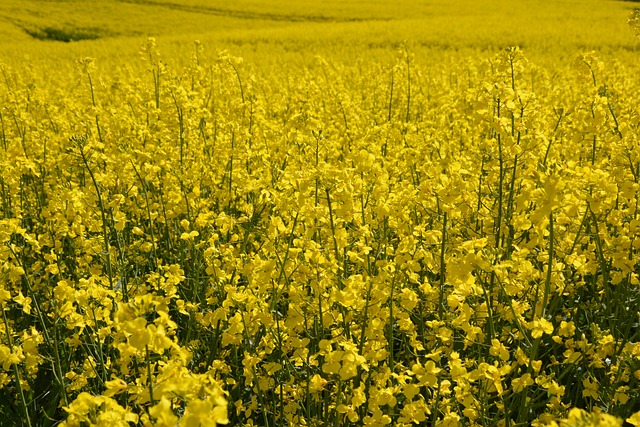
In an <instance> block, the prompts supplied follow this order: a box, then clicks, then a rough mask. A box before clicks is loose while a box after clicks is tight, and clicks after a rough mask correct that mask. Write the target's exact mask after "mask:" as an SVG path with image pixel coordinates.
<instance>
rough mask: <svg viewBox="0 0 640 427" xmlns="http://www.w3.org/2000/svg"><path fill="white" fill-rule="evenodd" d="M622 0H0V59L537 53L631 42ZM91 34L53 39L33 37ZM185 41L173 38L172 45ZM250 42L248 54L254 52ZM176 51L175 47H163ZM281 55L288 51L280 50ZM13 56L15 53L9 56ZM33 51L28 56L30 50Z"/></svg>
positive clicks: (621, 46)
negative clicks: (398, 51)
mask: <svg viewBox="0 0 640 427" xmlns="http://www.w3.org/2000/svg"><path fill="white" fill-rule="evenodd" d="M632 7H633V3H632V2H622V1H604V0H603V1H569V0H565V1H550V2H539V1H533V0H525V1H518V2H511V1H504V0H498V1H491V2H489V1H480V2H478V1H471V0H459V1H455V2H450V1H445V0H433V1H407V0H401V1H397V2H395V1H394V2H393V3H392V4H391V3H390V2H383V1H371V2H361V1H344V2H343V1H328V2H314V1H302V2H298V1H291V0H288V1H282V2H261V1H247V0H240V1H234V2H225V1H205V0H175V1H164V0H142V1H138V0H126V1H123V0H97V1H92V2H86V1H81V0H41V1H38V0H5V1H3V2H2V4H0V35H1V36H2V37H1V40H0V53H4V55H3V56H4V61H5V62H6V61H7V60H9V61H11V60H22V59H23V55H24V54H28V55H30V56H31V57H37V58H40V57H47V58H51V59H53V58H60V59H73V58H75V57H76V56H78V55H81V54H90V53H93V56H100V57H104V58H110V57H112V56H120V57H122V54H123V53H124V56H125V57H128V56H132V55H134V54H135V53H136V47H135V46H136V45H138V44H139V43H140V40H142V39H143V38H144V37H147V36H153V37H156V38H158V40H159V41H160V42H162V44H163V45H166V44H169V43H170V44H171V45H175V46H176V47H178V46H183V45H184V44H186V45H190V44H191V43H192V42H193V40H195V39H198V40H201V41H202V42H204V43H205V46H206V47H207V49H210V50H212V51H215V50H218V49H231V50H233V53H234V54H236V55H241V56H245V57H251V58H252V59H256V60H259V59H260V57H261V56H264V55H263V54H261V53H264V52H272V53H273V55H276V56H277V55H282V54H283V53H285V54H286V53H291V52H294V53H296V54H298V55H302V56H303V57H307V58H308V57H310V56H312V55H315V54H322V55H329V56H333V55H336V56H338V57H340V56H343V58H345V59H346V58H347V56H346V55H354V54H359V55H365V56H366V55H367V52H370V51H373V52H374V53H380V51H385V50H390V49H391V50H392V49H393V48H394V47H397V46H398V45H399V44H400V43H402V42H404V41H409V42H410V43H411V44H412V47H413V48H414V49H417V51H418V52H421V51H426V52H435V53H436V54H437V53H439V52H440V51H443V50H444V51H449V52H451V51H457V50H462V51H467V52H469V51H471V52H472V51H489V52H491V51H495V50H497V49H501V48H504V47H508V46H516V45H517V46H520V47H521V48H523V49H525V51H527V52H528V55H529V56H531V55H533V56H534V57H544V55H545V54H554V55H556V56H558V55H559V56H563V57H564V56H567V55H572V54H573V52H574V51H577V50H593V49H595V50H598V51H604V52H618V51H627V50H635V49H636V48H637V47H636V44H634V42H633V37H632V35H631V34H629V31H628V30H627V28H626V18H627V16H628V14H629V11H630V9H631V8H632ZM85 38H88V39H93V38H95V39H97V41H95V42H93V43H73V44H71V45H65V46H58V45H57V43H42V42H40V41H39V39H59V40H60V39H61V40H68V39H76V40H77V39H85ZM181 50H183V48H181V47H179V48H177V49H176V53H177V52H179V51H181ZM254 52H255V54H254ZM170 53H171V54H172V55H171V56H175V55H174V52H170ZM285 56H286V55H285ZM12 58H13V59H12ZM37 58H34V59H37Z"/></svg>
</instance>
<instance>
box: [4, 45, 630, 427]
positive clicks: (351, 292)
mask: <svg viewBox="0 0 640 427" xmlns="http://www.w3.org/2000/svg"><path fill="white" fill-rule="evenodd" d="M207 54H208V52H207V50H206V49H205V48H204V46H203V44H200V43H196V46H195V53H194V54H193V56H192V57H191V61H190V62H189V63H188V64H187V65H186V66H185V67H184V68H183V69H180V68H178V67H174V66H170V65H168V64H166V63H165V62H163V58H164V57H163V56H161V55H160V50H159V48H158V46H157V44H156V41H155V40H154V39H149V40H148V41H147V42H146V43H145V44H144V45H143V47H142V52H141V56H142V59H141V61H140V62H139V63H137V64H132V65H131V68H130V69H123V70H120V71H119V72H117V73H116V74H110V73H103V72H101V64H100V61H98V60H93V59H91V58H85V59H82V60H80V61H78V62H77V64H76V65H77V66H76V74H75V75H74V78H75V80H73V81H65V80H64V79H61V80H60V82H58V83H57V85H58V86H55V87H49V86H46V85H44V84H42V82H43V77H42V76H40V75H38V74H37V73H35V74H34V75H27V74H23V73H20V72H19V71H13V70H12V69H10V68H9V67H3V72H4V76H5V81H4V84H5V86H6V90H4V91H3V92H2V93H0V100H2V105H3V106H2V108H1V109H0V125H1V126H0V130H1V133H0V150H2V151H3V154H4V156H3V157H2V160H1V161H0V162H1V165H2V168H1V169H0V244H1V246H0V259H1V260H2V269H1V270H0V311H2V314H3V327H2V328H0V368H1V372H0V396H1V399H0V401H2V402H5V403H3V404H2V405H0V410H1V411H2V414H3V415H6V416H7V417H8V419H10V420H12V421H14V420H15V422H16V423H19V422H20V420H22V421H23V423H24V424H26V425H53V424H55V423H61V424H62V425H68V426H75V425H78V426H80V425H96V426H98V425H106V424H107V423H110V424H114V423H115V424H117V425H145V426H146V425H167V426H172V425H184V426H199V425H218V424H230V425H247V426H249V425H370V426H384V425H398V426H409V425H414V424H427V423H428V424H431V425H451V426H457V425H474V426H476V425H477V426H488V425H498V424H499V425H513V424H532V425H540V426H542V425H559V426H562V425H566V426H570V425H621V423H622V420H627V422H629V423H631V424H634V425H637V424H638V411H639V410H640V408H638V407H637V402H638V401H640V395H639V391H638V390H640V388H638V381H640V365H639V360H638V357H639V354H640V345H639V344H638V336H637V333H636V330H637V327H636V326H637V323H638V320H639V319H638V310H637V304H638V299H639V297H640V294H639V291H638V274H640V271H639V270H638V268H639V267H638V258H637V257H638V250H639V249H640V243H639V242H640V240H639V239H638V238H637V237H636V235H637V231H638V228H639V227H640V225H639V224H640V222H639V221H640V219H639V218H638V197H639V194H638V191H639V190H640V184H639V182H638V179H639V178H640V158H639V157H638V153H639V152H640V151H639V150H638V147H637V146H638V138H637V133H638V132H637V131H638V125H639V123H640V119H639V112H638V111H637V106H636V105H635V104H634V102H635V99H636V97H635V93H636V92H637V82H636V81H635V77H634V76H635V74H634V72H635V69H634V68H633V67H631V66H627V65H623V64H620V63H614V64H610V63H607V62H606V61H605V60H602V59H600V58H599V57H598V55H597V53H585V54H583V55H580V56H579V57H578V59H577V60H576V61H575V64H574V65H575V67H573V68H566V69H565V68H563V69H562V70H560V71H558V73H560V74H559V75H560V77H557V76H555V77H554V76H553V75H551V74H550V73H547V72H546V71H545V70H544V69H541V68H538V67H537V66H536V65H535V64H533V63H532V62H530V61H528V60H527V58H526V56H525V53H524V52H523V51H522V50H520V49H518V48H509V49H506V50H504V51H502V52H501V53H499V54H497V55H495V56H494V57H492V58H489V59H486V60H478V61H474V60H469V61H466V62H465V63H463V64H455V65H451V68H450V69H448V70H446V72H443V71H442V70H441V69H439V68H437V67H436V68H434V67H429V66H426V65H423V64H420V63H418V61H417V58H416V56H415V55H414V54H413V53H412V52H411V49H410V47H409V46H408V45H406V46H403V47H402V49H401V50H399V52H398V54H397V57H396V58H395V60H394V61H393V62H392V63H391V64H383V63H376V62H375V61H372V62H371V63H370V64H366V65H367V66H366V67H362V66H360V65H362V64H360V65H358V64H356V65H354V64H345V63H342V62H339V61H329V60H323V59H317V60H316V62H314V63H310V64H308V66H307V68H306V69H304V70H294V71H292V73H293V74H291V78H290V79H288V80H287V79H286V78H285V77H284V75H282V74H277V73H275V74H273V75H265V74H262V75H258V74H256V73H255V71H254V70H252V69H251V67H250V65H248V64H246V63H245V62H244V61H242V60H241V59H240V58H236V57H234V56H232V55H231V54H230V53H229V52H226V51H223V52H221V53H220V54H219V55H218V56H216V57H215V58H213V59H211V58H208V57H207ZM463 75H464V76H465V77H464V79H463V78H462V76H463ZM533 76H537V77H536V78H537V79H538V81H537V82H534V77H533ZM585 77H586V78H585ZM284 80H287V81H286V83H287V84H286V85H284V84H279V83H283V82H284ZM463 80H464V82H463ZM634 405H635V406H634Z"/></svg>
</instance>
